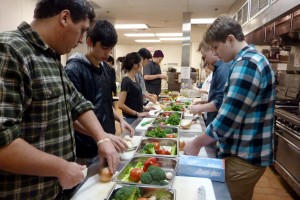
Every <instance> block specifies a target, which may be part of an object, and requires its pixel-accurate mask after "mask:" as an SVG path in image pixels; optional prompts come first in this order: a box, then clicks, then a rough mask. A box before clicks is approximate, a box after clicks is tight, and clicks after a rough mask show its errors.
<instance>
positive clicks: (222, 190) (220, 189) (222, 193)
mask: <svg viewBox="0 0 300 200" xmlns="http://www.w3.org/2000/svg"><path fill="white" fill-rule="evenodd" d="M141 120H142V118H138V119H137V120H136V121H134V122H133V123H132V124H131V125H132V127H133V128H135V127H136V126H137V125H138V124H139V123H140V121H141ZM200 124H201V127H202V130H205V125H204V121H203V119H202V117H200ZM142 134H143V131H137V132H136V134H135V135H142ZM204 148H205V151H206V153H207V157H209V158H215V157H216V156H215V151H214V147H213V146H207V147H204ZM127 162H128V161H126V160H121V161H120V165H119V168H118V171H120V170H121V169H122V168H123V167H124V166H125V165H126V164H127ZM98 170H99V162H98V161H96V162H95V163H93V164H92V165H90V166H89V168H88V174H87V177H86V178H89V177H92V176H94V175H95V174H97V173H98ZM83 184H84V182H83V183H82V184H81V185H79V186H78V188H77V189H76V190H75V191H74V194H75V193H76V191H78V190H79V188H80V187H81V186H82V185H83ZM212 185H213V189H214V193H215V197H216V199H217V200H230V199H231V197H230V194H229V192H228V189H227V186H226V184H225V183H221V182H216V181H212Z"/></svg>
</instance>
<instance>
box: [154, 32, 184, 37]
mask: <svg viewBox="0 0 300 200" xmlns="http://www.w3.org/2000/svg"><path fill="white" fill-rule="evenodd" d="M155 35H156V36H157V37H181V36H182V33H156V34H155Z"/></svg>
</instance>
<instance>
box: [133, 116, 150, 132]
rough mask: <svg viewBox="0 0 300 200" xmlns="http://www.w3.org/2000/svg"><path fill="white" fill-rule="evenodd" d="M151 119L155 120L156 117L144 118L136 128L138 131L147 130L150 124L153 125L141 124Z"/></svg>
mask: <svg viewBox="0 0 300 200" xmlns="http://www.w3.org/2000/svg"><path fill="white" fill-rule="evenodd" d="M149 120H152V121H154V120H155V118H144V119H142V121H141V122H140V123H139V124H138V125H137V127H136V128H135V130H136V131H145V130H147V128H148V127H149V126H151V124H152V123H150V124H147V125H145V126H141V124H142V123H144V122H147V121H149Z"/></svg>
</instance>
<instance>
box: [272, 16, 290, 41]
mask: <svg viewBox="0 0 300 200" xmlns="http://www.w3.org/2000/svg"><path fill="white" fill-rule="evenodd" d="M291 16H292V15H291V14H289V15H286V16H285V17H282V18H280V19H279V20H277V21H275V36H276V37H279V36H281V35H283V34H286V33H288V32H290V30H291V19H292V17H291Z"/></svg>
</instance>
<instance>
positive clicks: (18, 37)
mask: <svg viewBox="0 0 300 200" xmlns="http://www.w3.org/2000/svg"><path fill="white" fill-rule="evenodd" d="M94 17H95V14H94V10H93V8H92V7H91V5H90V4H89V3H88V2H87V1H86V0H64V1H61V0H60V1H58V0H56V1H53V0H43V1H38V3H37V5H36V8H35V11H34V20H33V21H32V22H31V24H27V23H26V22H23V23H21V24H20V25H19V26H18V29H17V30H16V31H11V32H5V33H1V34H0V93H1V94H0V188H1V189H0V199H22V200H23V199H43V200H45V199H55V198H57V196H58V194H61V192H62V190H63V189H69V188H72V187H74V186H75V185H77V184H78V183H80V182H81V181H83V179H84V175H83V173H82V170H83V169H85V166H81V165H78V164H77V163H75V162H74V159H75V152H74V145H75V143H74V133H73V121H74V120H77V121H79V122H80V124H81V125H82V126H83V128H85V129H86V130H87V131H88V132H89V136H91V137H92V138H94V140H95V141H96V142H97V143H98V152H99V154H101V159H103V158H106V159H107V162H108V165H109V169H110V171H111V172H112V173H113V172H114V171H115V170H116V168H117V166H118V164H119V156H118V153H117V151H116V149H115V148H114V146H113V144H112V143H111V142H110V140H109V139H107V134H106V133H105V132H104V130H103V129H102V127H101V125H100V123H99V122H98V120H97V118H96V116H95V114H94V113H93V111H92V109H93V106H92V104H91V103H90V102H89V101H86V100H85V99H84V98H83V97H82V96H81V95H80V94H79V93H78V92H77V90H76V89H75V88H74V86H73V84H72V83H70V81H69V80H68V78H67V77H66V74H65V72H64V70H63V67H62V65H61V62H60V55H63V54H66V53H68V52H70V51H71V49H72V48H74V47H76V46H77V44H78V43H82V40H83V34H84V32H85V31H86V30H87V29H88V27H89V25H90V22H91V21H92V20H93V19H94Z"/></svg>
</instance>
